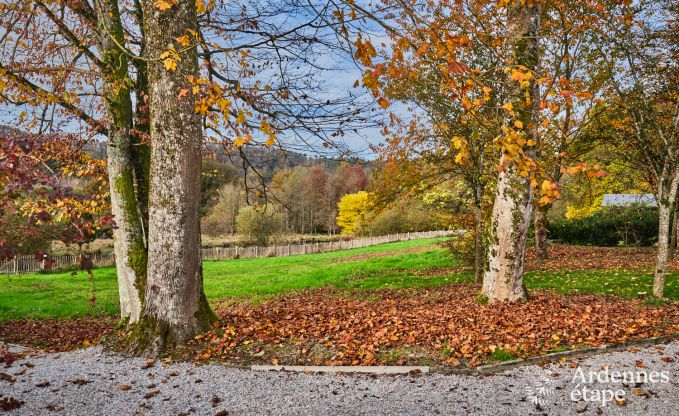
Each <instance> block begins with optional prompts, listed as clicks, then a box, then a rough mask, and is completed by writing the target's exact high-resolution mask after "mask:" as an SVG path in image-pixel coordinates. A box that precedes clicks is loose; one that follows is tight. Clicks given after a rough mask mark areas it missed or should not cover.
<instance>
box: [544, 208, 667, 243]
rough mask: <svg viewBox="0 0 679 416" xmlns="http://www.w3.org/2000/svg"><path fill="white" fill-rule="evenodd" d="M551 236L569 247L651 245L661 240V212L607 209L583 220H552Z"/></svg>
mask: <svg viewBox="0 0 679 416" xmlns="http://www.w3.org/2000/svg"><path fill="white" fill-rule="evenodd" d="M548 229H549V236H550V238H551V239H553V240H559V241H561V242H564V243H567V244H582V245H592V246H608V247H611V246H618V245H634V246H651V245H653V244H655V243H656V242H657V241H658V212H657V211H656V210H655V209H654V208H651V207H646V206H642V205H631V206H628V207H605V208H603V209H600V210H599V211H597V212H595V213H594V214H592V215H590V216H589V217H584V218H574V219H570V220H556V221H552V222H551V223H550V224H549V226H548Z"/></svg>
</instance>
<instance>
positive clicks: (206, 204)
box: [200, 159, 238, 215]
mask: <svg viewBox="0 0 679 416" xmlns="http://www.w3.org/2000/svg"><path fill="white" fill-rule="evenodd" d="M202 166H203V167H202V172H201V176H200V213H201V215H205V214H207V213H208V212H210V209H211V208H213V206H214V205H215V204H216V203H217V201H218V200H219V196H220V194H221V193H220V190H221V189H222V188H223V187H224V186H225V185H227V184H231V183H234V182H236V181H237V180H238V174H237V172H236V169H235V168H234V167H233V166H231V165H227V164H224V163H219V162H216V161H214V160H211V159H203V165H202Z"/></svg>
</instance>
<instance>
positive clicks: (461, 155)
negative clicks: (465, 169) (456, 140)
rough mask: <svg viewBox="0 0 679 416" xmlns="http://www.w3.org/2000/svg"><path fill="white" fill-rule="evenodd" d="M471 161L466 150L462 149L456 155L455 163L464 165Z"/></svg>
mask: <svg viewBox="0 0 679 416" xmlns="http://www.w3.org/2000/svg"><path fill="white" fill-rule="evenodd" d="M467 161H469V152H467V150H466V149H462V150H460V151H459V152H458V154H456V155H455V163H458V164H460V165H464V164H465V163H467Z"/></svg>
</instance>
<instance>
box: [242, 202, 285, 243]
mask: <svg viewBox="0 0 679 416" xmlns="http://www.w3.org/2000/svg"><path fill="white" fill-rule="evenodd" d="M236 227H237V229H238V232H239V233H240V234H242V235H243V236H244V237H245V238H247V240H248V241H250V242H251V243H254V244H257V245H258V246H266V245H267V244H268V243H269V240H270V239H271V237H273V236H275V235H276V234H279V233H280V232H281V228H282V217H281V214H280V213H278V212H275V211H274V209H273V207H271V206H270V205H265V206H264V207H261V208H259V209H255V208H254V207H244V208H241V210H240V211H238V216H237V217H236Z"/></svg>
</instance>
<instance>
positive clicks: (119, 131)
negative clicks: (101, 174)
mask: <svg viewBox="0 0 679 416" xmlns="http://www.w3.org/2000/svg"><path fill="white" fill-rule="evenodd" d="M94 6H95V10H96V13H97V22H98V28H97V29H98V32H99V33H98V35H99V37H98V47H99V52H100V55H101V58H102V61H103V63H104V65H105V69H104V71H103V80H104V88H105V92H106V94H105V97H106V104H107V110H108V113H109V116H110V118H111V120H110V121H111V123H110V127H109V135H108V143H107V159H108V173H109V183H110V191H111V211H112V213H113V216H114V220H115V223H116V228H114V230H113V239H114V251H115V257H116V270H117V273H118V292H119V297H120V315H121V318H122V319H124V320H128V322H129V323H135V322H137V321H138V320H139V316H140V315H141V305H142V294H143V291H144V285H145V282H146V259H147V253H146V244H145V240H144V230H143V223H142V221H141V217H140V215H139V212H140V210H139V205H138V201H137V197H136V193H135V180H134V176H133V172H134V171H133V169H132V166H133V152H134V150H133V148H132V147H133V146H132V143H131V140H130V129H131V127H132V123H133V120H132V116H133V114H132V100H131V93H130V86H129V75H128V70H127V68H128V66H127V65H128V63H127V59H126V56H125V53H124V52H123V51H122V50H121V49H120V48H119V47H118V45H116V42H119V43H120V44H124V43H125V39H124V35H123V29H122V25H121V21H120V12H119V9H118V2H117V0H97V1H95V2H94Z"/></svg>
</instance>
